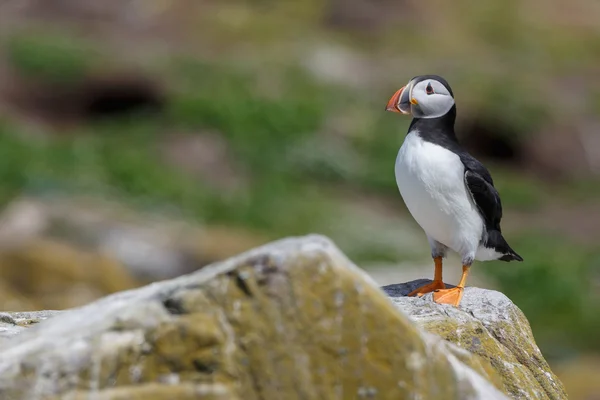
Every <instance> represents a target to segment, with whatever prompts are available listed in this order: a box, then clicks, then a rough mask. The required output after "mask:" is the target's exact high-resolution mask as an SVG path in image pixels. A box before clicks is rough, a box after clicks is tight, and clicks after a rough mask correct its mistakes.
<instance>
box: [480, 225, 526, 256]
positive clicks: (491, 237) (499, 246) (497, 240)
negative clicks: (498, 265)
mask: <svg viewBox="0 0 600 400" xmlns="http://www.w3.org/2000/svg"><path fill="white" fill-rule="evenodd" d="M485 245H486V247H492V248H493V249H495V250H496V251H497V252H498V253H501V254H502V257H500V258H498V260H501V261H523V257H521V256H520V255H518V254H517V252H516V251H514V250H513V249H512V248H511V247H510V246H509V245H508V243H506V239H504V237H503V236H502V233H501V232H500V231H499V230H496V229H493V230H488V237H487V241H486V244H485Z"/></svg>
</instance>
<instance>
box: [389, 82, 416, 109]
mask: <svg viewBox="0 0 600 400" xmlns="http://www.w3.org/2000/svg"><path fill="white" fill-rule="evenodd" d="M404 89H406V86H402V87H401V88H400V89H399V90H398V91H397V92H396V93H394V95H393V96H392V98H391V99H390V101H388V103H387V106H386V107H385V111H391V112H395V113H401V114H410V111H405V110H402V109H401V108H400V99H401V98H402V93H403V92H404Z"/></svg>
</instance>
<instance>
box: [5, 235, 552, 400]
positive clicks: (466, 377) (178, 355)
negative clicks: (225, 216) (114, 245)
mask: <svg viewBox="0 0 600 400" xmlns="http://www.w3.org/2000/svg"><path fill="white" fill-rule="evenodd" d="M388 290H389V288H388ZM465 297H466V298H468V296H465ZM396 300H398V299H395V302H396V303H397V304H400V303H402V301H403V300H402V299H399V301H400V303H398V301H396ZM417 301H418V302H422V306H423V307H424V310H427V309H428V307H429V305H428V303H427V301H426V299H425V300H422V299H410V300H409V302H407V303H406V304H405V305H402V304H400V306H401V308H402V309H403V310H404V312H399V311H398V309H397V308H396V307H395V306H394V303H393V302H391V301H390V300H389V298H388V297H387V296H386V295H385V293H383V292H382V291H381V290H380V289H379V288H378V287H377V286H376V285H375V284H374V282H373V281H372V280H371V279H370V278H369V276H368V275H366V274H365V273H364V272H363V271H362V270H360V269H359V268H357V267H356V266H354V265H353V264H352V263H351V262H350V261H348V259H347V258H345V256H344V255H343V254H341V253H340V252H339V250H338V249H337V248H336V247H335V246H334V245H333V244H332V243H331V242H330V241H329V240H327V239H325V238H323V237H320V236H309V237H305V238H297V239H286V240H282V241H279V242H275V243H273V244H270V245H267V246H265V247H261V248H258V249H256V250H253V251H251V252H249V253H245V254H243V255H241V256H238V257H236V258H233V259H230V260H228V261H226V262H223V263H219V264H214V265H211V266H208V267H205V268H203V269H201V270H199V271H198V272H195V273H193V274H191V275H187V276H182V277H180V278H176V279H174V280H170V281H164V282H160V283H155V284H152V285H150V286H146V287H144V288H141V289H136V290H132V291H127V292H122V293H118V294H115V295H112V296H109V297H106V298H104V299H101V300H99V301H97V302H95V303H92V304H90V305H87V306H85V307H81V308H79V309H74V310H70V311H67V312H63V313H61V314H59V315H56V316H54V317H53V318H51V319H49V320H47V321H43V322H41V323H39V324H36V325H35V326H32V327H31V328H29V329H25V330H23V331H22V332H20V333H17V336H16V337H13V338H8V339H5V340H3V341H0V398H2V399H35V398H44V399H62V398H70V399H87V398H90V394H93V398H94V399H149V400H152V399H164V398H177V399H183V400H185V399H200V398H202V399H250V400H251V399H346V398H348V399H404V398H406V399H410V398H419V399H434V398H435V399H439V398H444V399H486V400H494V399H507V398H508V397H507V396H506V394H510V395H511V397H513V398H525V399H527V398H536V399H537V398H540V399H544V398H561V397H560V391H559V389H560V388H559V387H557V388H556V393H554V394H553V395H552V396H550V395H549V394H548V391H549V390H550V389H546V387H544V386H543V385H542V383H540V379H538V376H537V375H535V374H534V373H533V372H532V371H531V369H529V368H528V367H527V366H524V363H523V361H521V360H520V359H518V357H517V355H516V354H515V353H514V352H513V350H510V349H509V350H506V351H504V352H500V351H499V352H498V353H496V355H495V356H497V357H499V358H500V359H499V360H498V361H501V362H506V363H507V364H508V363H513V364H511V365H513V366H514V368H515V370H517V371H519V372H522V373H523V374H527V373H530V374H531V376H533V377H534V378H533V379H525V378H522V379H521V378H519V379H521V380H519V381H516V383H515V384H517V385H520V384H523V385H528V386H527V387H525V388H523V389H524V390H523V392H522V393H518V394H515V393H513V392H511V390H510V385H509V384H508V383H507V378H506V377H505V376H504V375H503V373H502V371H501V370H500V369H499V368H498V366H497V365H495V364H494V362H493V357H495V356H492V355H491V354H492V353H491V352H490V353H489V354H490V357H486V356H485V355H486V354H488V353H486V351H488V350H487V349H488V347H485V346H483V347H485V349H486V350H485V351H484V350H481V351H480V352H478V351H477V348H474V349H472V348H469V347H468V346H465V345H464V344H465V343H463V342H461V341H460V340H454V341H455V343H451V342H450V341H448V340H444V339H443V338H442V337H440V336H439V335H435V334H432V333H427V332H425V331H424V330H423V329H421V328H420V327H418V326H417V325H416V324H414V323H413V322H412V321H411V320H410V319H409V318H408V317H407V316H406V315H405V313H406V314H409V315H411V318H413V319H418V315H419V313H418V312H417V311H416V310H417V308H418V307H419V304H417V303H416V302H417ZM413 302H415V303H414V304H413ZM430 306H431V311H427V312H426V314H427V313H429V314H431V318H430V319H429V321H430V322H431V324H430V325H427V326H425V325H424V324H422V323H421V322H419V324H421V325H423V326H425V327H426V328H427V329H429V330H430V331H431V332H434V329H433V328H432V327H433V326H434V325H435V321H436V320H438V325H439V326H440V327H441V326H442V325H443V323H444V322H443V321H442V319H441V317H440V318H437V319H436V317H435V315H436V311H435V309H436V308H439V309H440V310H442V311H440V314H445V315H446V317H447V318H448V322H449V323H453V322H456V323H461V321H464V320H466V319H465V318H466V317H464V316H462V314H460V313H463V314H466V313H464V312H463V311H460V310H455V311H454V310H450V309H446V307H445V306H437V305H434V304H430ZM411 307H412V309H414V310H415V311H411ZM515 309H516V308H515ZM453 313H456V315H457V316H460V318H463V319H457V320H456V321H454V320H453V319H452V318H453V317H452V315H453ZM481 313H482V314H481V315H484V311H481ZM9 317H10V316H9ZM473 318H474V319H475V320H477V321H479V323H481V325H484V322H483V320H484V319H485V318H483V317H478V316H476V315H475V316H473ZM13 319H14V318H13ZM477 321H471V322H472V324H473V325H474V326H475V325H476V324H477ZM488 321H489V322H490V323H492V324H493V322H494V321H493V320H492V319H491V318H488ZM505 322H506V324H510V321H505ZM522 322H524V323H525V322H526V321H525V320H524V319H523V320H522ZM9 323H12V322H10V321H9ZM12 325H17V324H16V323H12ZM499 326H500V325H499ZM482 329H483V328H482ZM485 329H486V330H487V331H489V332H491V331H492V330H493V329H494V328H490V327H485ZM505 329H508V328H505ZM519 329H525V334H527V335H530V333H531V332H530V330H529V328H528V327H527V328H524V327H523V326H518V328H517V329H516V330H515V331H507V332H508V333H510V332H514V333H515V334H517V333H519V332H518V331H519ZM440 330H441V331H440V333H442V335H444V332H446V334H445V336H446V337H445V338H446V339H452V337H451V336H452V335H451V334H450V333H449V331H450V330H449V329H448V330H446V331H444V330H443V329H441V328H440ZM527 335H526V336H520V338H522V339H523V340H529V339H531V340H532V338H531V337H530V336H527ZM457 336H458V337H461V338H462V337H463V335H462V334H457ZM464 338H465V340H466V338H467V336H466V335H465V336H464ZM479 338H480V340H484V334H483V333H482V334H481V335H480V336H479ZM489 340H490V341H491V340H492V339H489ZM495 340H497V341H499V343H503V342H502V341H501V340H499V339H497V338H496V339H495ZM531 343H533V342H531ZM504 345H506V344H504ZM490 346H491V345H490ZM532 346H534V347H535V344H534V343H533V344H532ZM461 347H462V348H461ZM524 351H528V350H527V349H524ZM503 357H508V358H506V359H505V360H504V359H502V358H503ZM510 357H512V358H510ZM515 360H517V361H515ZM537 360H538V361H540V360H542V361H543V358H541V355H539V357H538V358H537ZM540 362H541V361H540ZM519 365H520V366H522V368H521V367H519ZM525 369H526V370H527V371H525ZM532 385H533V386H532ZM535 385H538V386H535ZM557 385H559V384H557ZM539 387H543V389H539ZM505 393H506V394H505ZM536 396H537V397H536Z"/></svg>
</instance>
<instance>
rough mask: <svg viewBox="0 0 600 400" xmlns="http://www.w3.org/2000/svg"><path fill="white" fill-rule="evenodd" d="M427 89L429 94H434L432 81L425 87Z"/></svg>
mask: <svg viewBox="0 0 600 400" xmlns="http://www.w3.org/2000/svg"><path fill="white" fill-rule="evenodd" d="M425 91H426V92H427V94H433V93H434V91H433V87H431V82H429V83H427V87H426V88H425Z"/></svg>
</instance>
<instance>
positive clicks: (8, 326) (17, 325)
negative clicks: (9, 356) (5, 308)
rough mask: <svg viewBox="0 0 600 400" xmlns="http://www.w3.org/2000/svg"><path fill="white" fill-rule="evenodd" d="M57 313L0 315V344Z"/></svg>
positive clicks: (35, 312)
mask: <svg viewBox="0 0 600 400" xmlns="http://www.w3.org/2000/svg"><path fill="white" fill-rule="evenodd" d="M59 313H60V311H34V312H13V313H0V342H1V341H3V340H6V339H8V338H11V337H13V336H15V335H17V334H19V333H21V332H22V331H23V330H25V329H27V328H28V327H30V326H33V325H34V324H37V323H39V322H42V321H43V320H45V319H48V318H50V317H53V316H55V315H57V314H59Z"/></svg>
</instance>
